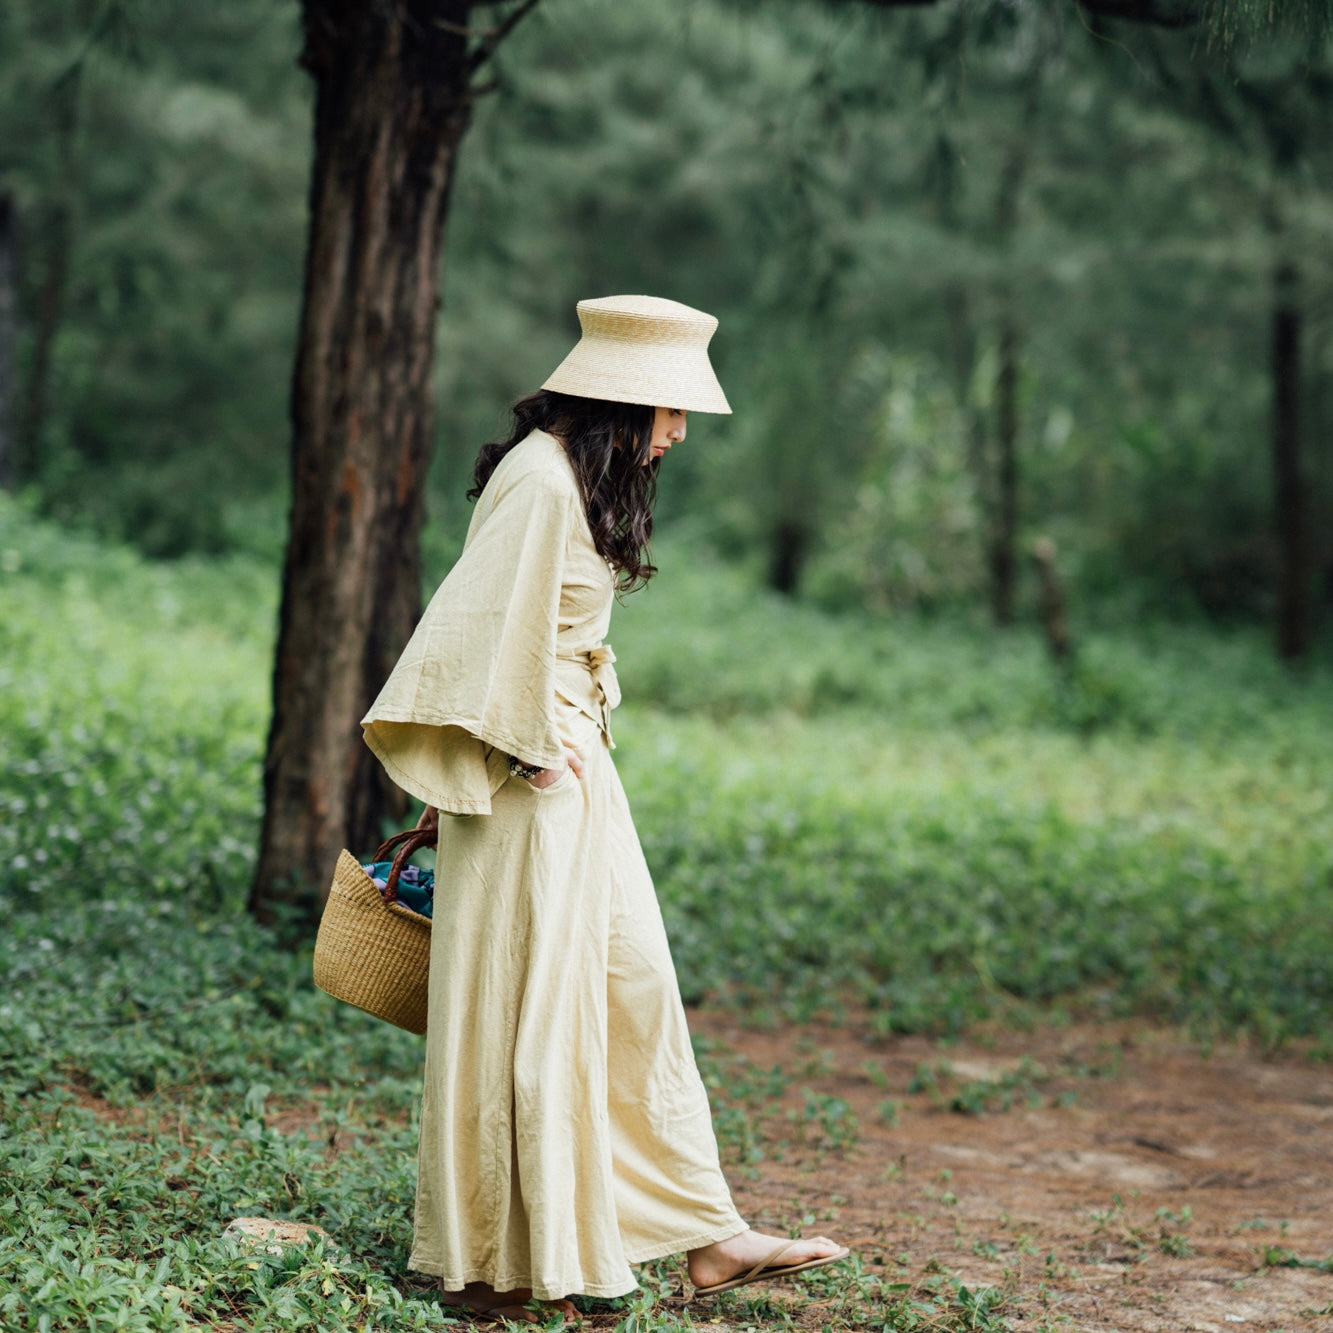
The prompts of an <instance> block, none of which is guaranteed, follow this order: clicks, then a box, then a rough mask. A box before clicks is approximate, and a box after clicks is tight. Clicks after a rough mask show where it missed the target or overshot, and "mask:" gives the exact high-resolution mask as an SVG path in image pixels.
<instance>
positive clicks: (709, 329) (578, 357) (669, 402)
mask: <svg viewBox="0 0 1333 1333" xmlns="http://www.w3.org/2000/svg"><path fill="white" fill-rule="evenodd" d="M578 312H579V326H580V328H582V330H583V336H582V337H581V338H580V339H579V341H578V342H577V343H575V345H574V350H573V351H572V352H570V354H569V355H568V356H567V357H565V359H564V360H563V361H562V362H561V363H560V364H559V365H558V366H557V367H556V369H555V372H554V374H552V375H551V377H550V379H548V380H547V381H546V383H545V384H543V385H542V388H543V389H553V390H555V391H556V392H557V393H568V394H573V395H574V396H575V397H576V398H601V399H605V400H606V401H608V402H612V403H643V404H645V405H647V406H648V407H678V408H681V409H682V410H683V411H687V412H724V413H728V414H729V413H730V412H731V406H730V404H729V403H728V402H727V396H726V394H724V393H723V392H722V386H721V385H720V384H719V383H718V382H717V376H716V375H715V374H713V367H712V363H711V362H710V361H709V360H708V343H709V340H710V339H711V338H712V336H713V331H714V330H715V329H716V328H717V320H716V319H715V318H714V317H713V316H712V315H708V314H705V313H704V312H703V311H702V310H695V309H694V308H693V307H692V306H687V305H681V303H680V302H679V301H667V300H665V299H663V298H662V297H660V296H602V297H599V298H597V299H596V300H592V301H580V302H579V304H578Z"/></svg>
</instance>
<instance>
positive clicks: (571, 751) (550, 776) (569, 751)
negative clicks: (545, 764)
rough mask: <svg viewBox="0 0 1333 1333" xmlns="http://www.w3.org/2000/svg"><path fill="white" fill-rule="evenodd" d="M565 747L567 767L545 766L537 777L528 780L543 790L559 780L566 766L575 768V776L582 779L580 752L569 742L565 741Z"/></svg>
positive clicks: (539, 789)
mask: <svg viewBox="0 0 1333 1333" xmlns="http://www.w3.org/2000/svg"><path fill="white" fill-rule="evenodd" d="M563 744H564V747H565V768H544V769H542V771H541V772H540V773H538V774H537V776H536V777H535V778H528V779H527V781H528V782H529V783H530V784H531V785H532V786H533V787H535V788H536V789H537V790H538V791H541V789H542V788H543V787H549V786H551V784H552V783H554V782H558V781H559V780H560V779H561V778H562V777H563V776H564V773H565V769H566V768H572V769H573V770H574V776H575V777H576V778H579V779H582V777H583V760H582V759H581V758H580V757H579V752H578V751H577V750H576V749H575V748H574V747H573V746H572V745H571V744H570V743H569V742H568V741H564V742H563Z"/></svg>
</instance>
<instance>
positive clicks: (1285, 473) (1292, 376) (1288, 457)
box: [1272, 260, 1313, 661]
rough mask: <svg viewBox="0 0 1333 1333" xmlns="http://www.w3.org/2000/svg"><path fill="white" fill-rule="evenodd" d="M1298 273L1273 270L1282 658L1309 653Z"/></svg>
mask: <svg viewBox="0 0 1333 1333" xmlns="http://www.w3.org/2000/svg"><path fill="white" fill-rule="evenodd" d="M1298 286H1299V274H1298V273H1297V270H1296V266H1295V264H1293V263H1291V262H1290V261H1285V260H1284V261H1283V262H1281V263H1279V264H1278V266H1277V268H1276V270H1275V271H1274V274H1273V343H1272V370H1273V493H1274V499H1275V502H1276V512H1275V518H1276V522H1277V540H1278V552H1279V565H1278V589H1277V594H1278V596H1277V603H1278V605H1277V650H1278V654H1279V656H1281V657H1283V658H1286V659H1287V660H1288V661H1295V660H1297V659H1300V658H1303V657H1305V656H1306V655H1307V654H1308V653H1309V651H1310V640H1311V631H1312V627H1313V611H1312V607H1311V587H1310V558H1309V543H1308V538H1307V534H1306V522H1305V494H1304V490H1303V488H1302V486H1301V417H1300V401H1301V399H1300V393H1301V390H1300V378H1301V312H1300V298H1299V291H1298Z"/></svg>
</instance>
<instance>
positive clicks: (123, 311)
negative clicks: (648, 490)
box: [0, 0, 1333, 618]
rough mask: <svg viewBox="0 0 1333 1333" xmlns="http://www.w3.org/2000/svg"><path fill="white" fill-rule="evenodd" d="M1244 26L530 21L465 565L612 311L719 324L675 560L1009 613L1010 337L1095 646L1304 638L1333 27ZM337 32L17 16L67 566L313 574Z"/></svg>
mask: <svg viewBox="0 0 1333 1333" xmlns="http://www.w3.org/2000/svg"><path fill="white" fill-rule="evenodd" d="M1205 8H1206V10H1207V23H1206V24H1205V25H1204V26H1202V27H1199V28H1197V29H1193V30H1191V29H1187V30H1185V31H1183V32H1179V33H1175V32H1167V31H1162V30H1157V29H1153V28H1152V27H1150V26H1145V25H1143V24H1113V25H1112V28H1111V33H1110V39H1109V40H1108V39H1107V37H1106V36H1105V35H1100V36H1099V35H1094V34H1092V33H1090V31H1089V25H1088V22H1086V21H1085V20H1086V19H1087V16H1086V15H1084V14H1081V12H1080V11H1079V10H1078V8H1077V6H1070V5H1068V4H1065V3H1041V4H1032V5H1026V6H1014V5H1009V4H998V3H991V2H989V0H988V2H987V3H974V2H973V0H966V2H964V0H939V2H938V3H936V4H933V5H929V6H885V7H880V6H874V5H868V4H862V3H854V2H852V0H846V2H845V3H840V4H827V3H813V2H810V3H802V2H799V0H783V2H782V3H770V4H766V5H737V4H735V3H734V0H696V2H695V3H692V4H691V5H690V6H689V7H688V11H687V12H683V13H682V12H680V11H679V10H678V9H677V8H676V7H673V6H654V5H648V4H626V3H621V2H619V0H558V2H557V0H548V3H545V4H542V5H539V6H537V8H536V9H535V11H534V12H533V13H532V14H531V15H530V16H529V17H528V18H527V19H525V20H524V22H523V23H522V24H520V25H519V27H518V28H517V29H516V31H515V32H514V33H513V34H512V35H511V36H510V37H509V38H508V39H507V40H506V42H505V44H504V45H503V46H502V47H501V49H500V52H499V57H498V61H499V63H498V69H497V74H498V87H497V89H496V91H495V92H494V93H493V95H490V96H487V97H484V98H480V99H478V103H477V106H476V111H475V116H474V125H473V127H472V129H471V130H470V131H469V135H468V138H467V139H466V140H465V142H464V145H463V149H462V153H461V157H460V163H459V172H458V178H457V180H456V182H455V186H454V190H453V200H454V203H453V206H452V215H451V218H450V224H449V246H448V251H447V255H446V262H445V274H444V289H445V296H446V298H447V299H446V303H445V305H444V314H443V316H442V322H441V325H440V350H439V356H438V362H439V387H438V394H437V411H438V421H439V431H438V436H439V446H440V447H439V451H438V461H437V466H436V474H435V476H434V477H433V479H432V510H433V513H434V514H435V515H436V516H437V518H436V523H437V527H436V528H435V529H434V531H433V532H432V533H431V535H430V538H429V543H430V547H431V549H432V551H437V550H438V551H447V550H449V549H453V548H455V547H456V546H457V544H458V542H459V541H460V540H461V533H462V531H463V529H464V527H465V526H466V522H467V517H468V510H467V508H466V506H465V505H464V504H463V503H462V502H461V500H460V499H459V498H458V497H459V495H460V493H461V491H462V489H463V488H464V487H463V478H464V476H465V474H466V473H467V471H468V469H469V467H470V464H471V461H472V459H473V457H474V456H475V452H476V449H477V446H478V444H479V443H480V442H481V441H482V440H484V439H486V438H490V437H493V436H494V434H495V433H496V432H497V430H498V429H499V427H500V419H501V417H502V416H503V408H504V405H505V404H507V403H508V402H511V401H512V400H513V399H514V398H515V397H516V396H517V395H519V394H520V393H523V392H526V391H528V390H530V389H531V388H532V387H533V386H534V385H535V384H537V383H539V382H540V381H541V379H542V378H543V377H544V376H545V375H546V374H547V373H548V372H549V370H550V369H551V367H552V366H553V365H554V363H555V362H556V360H557V359H558V358H559V356H560V355H562V354H563V352H564V351H565V350H566V349H567V346H568V343H569V339H570V337H571V335H572V334H573V332H574V327H573V320H572V317H571V307H572V304H573V301H574V300H575V299H576V298H578V297H579V296H584V295H587V294H589V293H597V292H608V291H644V290H647V291H661V292H664V293H667V294H670V295H673V296H676V297H678V298H680V299H683V300H687V301H691V302H694V303H696V304H699V305H702V306H704V307H705V308H707V309H710V310H713V311H715V312H716V313H717V314H718V315H719V316H720V317H721V320H722V325H721V331H720V333H719V335H718V337H717V339H716V340H715V346H714V353H715V360H716V362H717V365H718V368H719V371H720V374H721V377H722V380H723V382H724V383H725V384H726V385H727V386H728V391H729V393H730V394H731V397H732V399H733V401H734V405H735V406H736V409H737V411H736V415H735V416H734V417H732V418H729V419H717V420H712V421H699V422H698V423H697V425H694V426H692V432H691V433H692V435H693V436H694V437H695V441H696V442H695V443H691V444H690V446H689V447H687V448H686V449H681V450H677V451H676V452H675V453H674V454H673V456H672V458H671V460H670V467H669V469H668V475H669V479H670V480H669V484H667V485H665V486H664V488H663V490H664V494H663V499H662V508H661V512H662V517H663V521H664V524H665V525H666V526H667V527H670V526H671V525H672V524H673V523H679V522H680V521H682V520H693V526H692V527H691V531H692V532H694V533H696V534H700V535H702V536H703V537H704V538H705V539H706V540H707V541H708V542H709V543H710V544H713V545H716V546H718V547H720V548H721V549H722V550H723V551H724V552H726V553H729V554H733V555H735V554H738V553H741V552H744V553H746V555H747V558H749V559H752V560H754V561H755V563H756V566H757V567H759V568H769V567H771V566H772V564H773V561H774V557H775V554H776V553H777V551H778V550H779V549H780V548H782V546H783V542H784V540H787V541H789V543H791V544H795V545H799V548H800V549H799V558H794V559H795V564H796V566H797V573H798V574H800V575H801V577H802V578H803V579H804V582H805V585H806V586H808V587H809V589H810V590H811V592H812V593H813V594H814V595H815V596H816V599H817V600H818V601H819V602H820V603H821V604H824V605H833V606H839V607H845V606H849V605H850V606H861V605H868V606H870V607H872V608H877V609H878V608H884V607H894V608H901V607H909V606H924V607H932V608H939V607H953V606H955V605H957V604H959V603H968V602H974V601H975V600H976V599H977V596H978V593H979V591H980V590H981V589H982V588H983V586H984V582H985V567H984V561H983V558H982V552H983V548H984V539H985V536H986V532H987V525H988V521H989V511H990V508H991V505H992V503H993V497H992V496H990V495H989V490H990V489H991V488H990V480H991V479H990V478H989V476H988V475H987V463H986V459H987V457H988V453H987V449H988V441H989V439H990V438H991V436H993V434H994V414H995V376H996V368H997V363H996V351H997V318H998V315H999V313H1000V311H1001V310H1005V311H1007V312H1009V313H1011V314H1013V315H1014V316H1015V317H1016V318H1017V320H1018V323H1019V325H1020V326H1021V329H1022V340H1023V352H1022V357H1023V373H1022V377H1021V383H1020V394H1019V399H1020V402H1019V409H1020V431H1021V448H1020V454H1021V486H1022V497H1021V499H1022V504H1021V510H1022V525H1023V533H1022V536H1023V538H1024V539H1025V540H1026V539H1028V538H1030V537H1032V536H1035V535H1037V534H1046V535H1049V536H1051V537H1053V538H1054V539H1055V540H1056V541H1057V542H1058V544H1059V549H1060V556H1061V568H1062V571H1063V573H1064V576H1065V578H1066V580H1067V581H1068V582H1069V584H1070V585H1071V587H1072V588H1073V589H1074V592H1075V595H1076V601H1078V602H1080V603H1085V604H1089V605H1105V604H1107V603H1108V602H1116V601H1124V600H1129V601H1130V602H1131V603H1132V604H1135V605H1142V604H1148V605H1151V606H1153V607H1154V609H1155V612H1156V613H1157V614H1160V613H1161V611H1162V609H1163V607H1164V606H1168V607H1172V608H1175V607H1182V608H1183V607H1191V608H1193V607H1197V606H1199V605H1202V606H1204V607H1205V608H1207V609H1208V610H1209V611H1210V612H1213V613H1216V614H1218V615H1234V614H1239V615H1241V616H1242V617H1249V618H1254V617H1256V616H1260V615H1265V614H1267V613H1268V611H1269V610H1270V609H1271V587H1272V584H1273V580H1274V571H1275V567H1276V553H1275V545H1274V541H1273V537H1272V534H1271V532H1270V528H1271V526H1272V523H1271V515H1270V508H1271V505H1270V499H1269V485H1270V483H1269V464H1268V462H1267V454H1268V445H1267V433H1268V423H1269V402H1270V398H1271V391H1270V384H1269V376H1268V369H1267V366H1268V350H1267V342H1268V337H1269V327H1270V316H1271V304H1272V291H1271V283H1270V276H1271V271H1272V268H1273V264H1274V261H1275V259H1276V258H1277V257H1278V256H1279V255H1280V254H1281V253H1289V254H1291V255H1294V256H1296V257H1297V258H1298V259H1299V264H1300V270H1301V273H1300V276H1301V291H1302V300H1303V302H1304V304H1305V307H1306V309H1307V313H1308V334H1309V337H1308V346H1307V350H1306V355H1305V361H1306V365H1305V375H1304V381H1305V383H1304V394H1305V402H1304V404H1303V407H1304V410H1305V418H1306V420H1307V422H1308V427H1307V429H1308V433H1309V435H1310V438H1311V439H1317V438H1319V437H1320V435H1321V432H1322V434H1325V435H1326V434H1327V429H1326V428H1327V425H1328V422H1329V420H1330V419H1333V416H1331V415H1330V414H1331V413H1333V395H1331V394H1330V389H1329V385H1330V384H1333V365H1330V361H1329V352H1328V339H1327V338H1326V337H1324V336H1323V331H1324V324H1325V322H1326V321H1325V318H1324V315H1323V314H1322V313H1321V312H1322V311H1324V310H1326V309H1327V307H1328V299H1327V298H1328V293H1329V292H1330V290H1333V268H1330V265H1329V262H1328V258H1327V256H1329V255H1330V254H1333V246H1330V244H1329V240H1330V236H1329V224H1328V218H1329V216H1330V215H1331V214H1330V210H1329V208H1328V198H1327V193H1328V192H1327V184H1326V183H1327V181H1328V180H1329V179H1330V176H1329V165H1330V163H1329V158H1328V136H1327V135H1326V134H1324V133H1323V126H1324V125H1325V123H1326V122H1327V119H1328V106H1327V99H1328V88H1329V86H1330V84H1329V79H1328V69H1329V61H1330V55H1329V50H1330V48H1329V42H1328V24H1327V21H1324V22H1319V23H1317V22H1314V21H1313V18H1312V16H1313V15H1315V14H1316V12H1322V8H1323V7H1321V6H1319V5H1317V4H1316V3H1315V0H1301V3H1300V4H1295V3H1293V4H1288V5H1284V6H1273V5H1269V4H1268V3H1267V0H1218V3H1216V4H1210V5H1208V6H1206V7H1205ZM298 17H299V15H298V11H297V8H296V7H295V6H289V7H287V8H285V9H283V8H281V7H279V8H275V7H274V6H272V5H270V4H267V3H264V2H263V0H244V3H235V4H232V5H228V6H225V7H224V8H222V9H217V7H209V6H202V7H201V6H198V5H194V6H191V5H188V4H186V3H184V0H164V2H163V3H155V4H151V5H150V4H140V3H115V4H105V5H102V4H98V5H94V6H91V7H89V6H85V5H79V4H76V3H74V0H50V2H49V3H46V4H40V5H39V4H36V3H32V0H24V2H23V3H18V4H11V5H9V6H7V7H6V9H5V11H4V13H3V15H0V190H3V191H6V192H10V193H12V194H13V196H14V199H15V203H16V208H17V213H18V217H19V221H20V232H21V237H22V239H23V244H22V245H21V247H20V251H19V258H20V264H21V293H20V294H21V297H22V300H21V303H20V304H21V309H20V315H21V321H20V331H21V335H22V336H21V338H20V347H19V352H20V358H19V360H20V367H19V368H20V371H21V379H22V380H23V382H24V392H23V394H21V396H20V397H21V401H20V403H19V404H18V408H19V411H18V421H19V425H20V426H24V424H25V422H26V421H27V411H28V408H27V404H28V403H29V401H30V399H31V394H30V393H29V390H30V389H31V388H32V387H33V384H34V382H35V381H36V380H37V379H39V378H43V377H42V376H39V374H38V372H39V368H40V367H39V363H40V364H42V365H45V364H47V363H46V362H44V361H43V359H42V357H40V356H39V355H38V349H39V345H47V344H46V343H45V342H44V336H45V335H44V333H43V329H44V328H45V327H46V325H47V323H48V322H49V324H50V327H49V329H47V332H49V333H50V335H51V336H50V339H49V345H47V350H48V351H49V354H50V360H49V365H48V366H47V370H46V372H45V373H44V379H43V382H44V383H45V389H46V391H45V403H46V410H45V412H44V413H43V414H41V419H40V420H39V421H37V422H36V423H35V424H34V426H33V431H32V438H31V439H29V440H27V445H26V453H25V463H26V468H25V475H26V478H27V481H28V483H29V484H30V485H31V486H32V487H33V488H34V490H35V493H36V494H37V495H38V496H39V498H40V499H41V502H42V504H43V506H44V507H45V509H46V510H47V511H48V512H51V513H55V514H58V515H59V516H60V517H61V518H62V520H63V521H64V522H66V523H67V524H79V525H86V524H89V523H92V524H95V525H96V526H97V527H99V528H100V529H101V530H103V531H110V532H113V533H116V534H118V535H121V536H124V537H126V538H128V539H129V540H132V541H134V542H135V543H136V544H138V545H139V546H140V547H141V549H146V550H149V551H153V552H156V553H165V554H179V553H182V552H187V551H196V552H198V551H208V550H234V549H238V548H240V549H248V550H255V551H260V552H263V553H265V554H272V553H274V552H275V551H276V550H277V549H278V547H279V545H280V543H281V541H282V538H283V535H284V534H283V523H282V517H283V510H284V490H285V485H286V481H285V477H286V467H285V463H284V459H285V453H286V443H287V435H288V427H287V422H286V413H285V396H286V386H287V382H288V377H289V374H290V368H291V365H292V350H293V347H292V344H293V340H294V337H295V333H296V328H295V325H296V316H297V311H298V308H299V302H300V274H301V262H300V250H301V245H302V229H303V228H302V220H303V209H304V203H305V194H306V188H307V180H308V167H309V162H308V156H309V150H310V122H309V89H308V87H307V85H306V82H305V80H304V77H303V76H302V74H301V73H300V71H299V69H298V68H297V67H296V56H297V52H298V47H299V31H298V28H299V24H298ZM1326 18H1327V16H1326V15H1325V20H1326ZM589 34H595V40H592V41H590V40H589ZM1209 34H1211V38H1210V37H1209ZM645 52H651V53H652V55H651V59H646V58H645V54H644V53H645ZM1038 57H1039V58H1038ZM1034 80H1035V81H1036V82H1037V83H1038V84H1039V87H1040V93H1041V97H1040V103H1039V105H1037V107H1036V110H1035V111H1030V110H1029V105H1028V104H1029V95H1030V89H1031V87H1032V86H1033V83H1034ZM1279 148H1280V149H1281V151H1280V152H1279ZM1279 157H1280V158H1281V161H1282V165H1281V167H1280V168H1279V167H1278V166H1277V165H1275V164H1276V162H1277V159H1278V158H1279ZM1014 163H1021V165H1022V167H1023V170H1022V171H1021V172H1020V173H1019V174H1020V175H1021V178H1022V179H1021V188H1020V189H1019V191H1018V196H1019V197H1018V199H1017V202H1016V203H1015V205H1014V209H1013V214H1012V221H1011V222H1009V223H1006V222H1005V221H1004V217H1003V216H1002V214H1004V212H1005V210H1003V209H1002V208H1001V207H1000V198H1001V194H1002V187H1003V186H1004V182H1005V180H1006V174H1005V173H1006V172H1007V171H1009V170H1010V165H1011V164H1014ZM62 273H63V274H64V275H65V277H64V278H63V279H61V276H60V275H61V274H62ZM1305 480H1306V495H1307V498H1308V501H1309V504H1310V506H1311V511H1312V523H1311V532H1312V534H1313V535H1312V542H1313V545H1314V547H1315V550H1314V553H1313V554H1314V563H1315V566H1316V567H1317V568H1320V569H1322V568H1323V567H1324V566H1326V565H1327V563H1328V560H1329V559H1330V558H1331V556H1333V552H1330V550H1329V548H1328V542H1327V539H1326V537H1325V534H1326V533H1327V532H1330V531H1333V525H1330V524H1329V523H1327V522H1326V521H1324V519H1325V517H1326V516H1327V514H1328V513H1329V512H1330V506H1333V476H1331V475H1330V473H1329V470H1328V468H1327V467H1326V466H1325V465H1323V464H1322V463H1321V462H1319V460H1317V459H1311V460H1310V462H1309V466H1308V467H1307V475H1306V479H1305ZM784 534H785V536H784Z"/></svg>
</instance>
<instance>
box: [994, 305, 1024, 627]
mask: <svg viewBox="0 0 1333 1333" xmlns="http://www.w3.org/2000/svg"><path fill="white" fill-rule="evenodd" d="M1018 352H1019V338H1018V323H1017V321H1016V320H1015V318H1014V315H1013V312H1012V311H1009V310H1006V311H1005V312H1004V313H1003V314H1002V315H1001V316H1000V346H999V366H998V367H997V369H996V373H995V512H994V515H993V518H992V523H991V541H990V562H989V563H990V576H991V615H992V617H993V618H994V620H995V623H996V624H997V625H1008V624H1011V623H1012V622H1013V619H1014V579H1015V576H1016V574H1017V571H1018V561H1017V555H1016V551H1017V546H1018Z"/></svg>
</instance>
